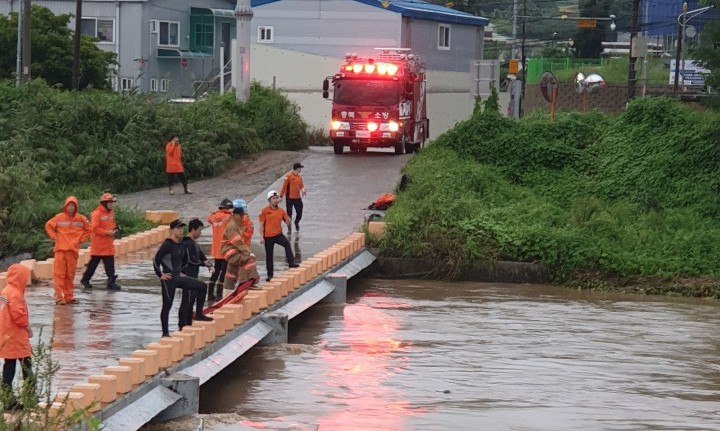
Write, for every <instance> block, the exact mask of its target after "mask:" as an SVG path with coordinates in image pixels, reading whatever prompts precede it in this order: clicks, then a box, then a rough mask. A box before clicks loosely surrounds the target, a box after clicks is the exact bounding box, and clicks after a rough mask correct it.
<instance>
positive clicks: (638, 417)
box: [200, 279, 720, 431]
mask: <svg viewBox="0 0 720 431" xmlns="http://www.w3.org/2000/svg"><path fill="white" fill-rule="evenodd" d="M719 324H720V303H718V302H717V301H714V300H694V299H673V298H660V297H643V296H629V295H618V294H604V293H589V292H576V291H571V290H567V289H562V288H554V287H549V286H526V285H502V284H482V283H449V282H435V281H417V280H412V281H407V280H404V281H391V280H377V279H359V280H355V281H352V282H351V283H350V286H349V288H348V303H347V304H346V305H344V306H340V305H319V306H316V307H314V308H312V309H310V310H309V311H308V312H306V313H305V314H304V315H302V316H300V317H298V318H297V319H295V320H293V321H291V323H290V327H291V333H290V337H289V343H290V344H288V345H287V346H269V347H257V348H254V349H252V350H250V351H249V352H248V353H247V354H245V355H244V356H243V357H242V358H240V359H239V360H238V361H237V362H236V363H234V364H233V365H232V366H231V367H228V368H227V369H225V370H224V371H223V372H221V373H220V374H218V375H217V376H216V377H215V378H214V379H213V380H211V381H210V382H208V383H207V384H205V385H204V386H203V387H202V389H201V397H200V398H201V401H200V403H201V405H200V411H201V413H205V414H208V415H207V416H204V417H205V418H206V419H205V421H206V423H207V425H206V426H205V430H212V431H229V430H253V429H267V430H332V431H345V430H347V431H351V430H352V431H365V430H368V431H369V430H718V429H720V334H719V333H718V327H719ZM221 413H235V414H236V415H235V416H234V417H237V418H238V419H237V420H236V421H235V422H233V423H227V422H225V423H222V424H220V423H218V422H217V421H213V420H212V419H213V417H214V416H221V415H220V414H221Z"/></svg>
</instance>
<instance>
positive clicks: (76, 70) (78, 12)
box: [72, 0, 82, 91]
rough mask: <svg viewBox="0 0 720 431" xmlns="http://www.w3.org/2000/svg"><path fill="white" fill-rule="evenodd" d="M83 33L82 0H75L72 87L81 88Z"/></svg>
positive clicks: (74, 88)
mask: <svg viewBox="0 0 720 431" xmlns="http://www.w3.org/2000/svg"><path fill="white" fill-rule="evenodd" d="M81 33H82V0H75V34H74V35H73V64H72V89H73V90H76V91H77V90H79V89H80V36H81Z"/></svg>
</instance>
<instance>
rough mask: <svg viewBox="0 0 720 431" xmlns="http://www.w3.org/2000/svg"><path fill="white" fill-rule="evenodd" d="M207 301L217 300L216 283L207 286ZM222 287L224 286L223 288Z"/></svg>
mask: <svg viewBox="0 0 720 431" xmlns="http://www.w3.org/2000/svg"><path fill="white" fill-rule="evenodd" d="M207 287H208V288H207V291H208V293H207V300H208V301H214V300H215V283H212V282H210V283H208V285H207ZM221 287H222V286H221Z"/></svg>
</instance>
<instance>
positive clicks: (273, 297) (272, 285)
mask: <svg viewBox="0 0 720 431" xmlns="http://www.w3.org/2000/svg"><path fill="white" fill-rule="evenodd" d="M260 288H261V289H262V290H265V291H267V292H268V298H269V300H270V304H274V303H275V302H277V301H279V300H280V298H282V286H281V285H280V283H278V282H276V281H271V282H268V283H265V284H263V285H262V286H260Z"/></svg>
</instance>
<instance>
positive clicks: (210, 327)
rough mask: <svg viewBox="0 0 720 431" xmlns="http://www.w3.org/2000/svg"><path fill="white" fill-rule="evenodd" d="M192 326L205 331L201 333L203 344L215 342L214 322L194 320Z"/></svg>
mask: <svg viewBox="0 0 720 431" xmlns="http://www.w3.org/2000/svg"><path fill="white" fill-rule="evenodd" d="M192 326H193V327H197V328H205V331H204V332H203V336H204V337H205V344H210V343H212V342H213V341H215V326H216V324H215V321H214V320H213V321H210V322H199V321H197V320H194V321H193V323H192Z"/></svg>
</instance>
